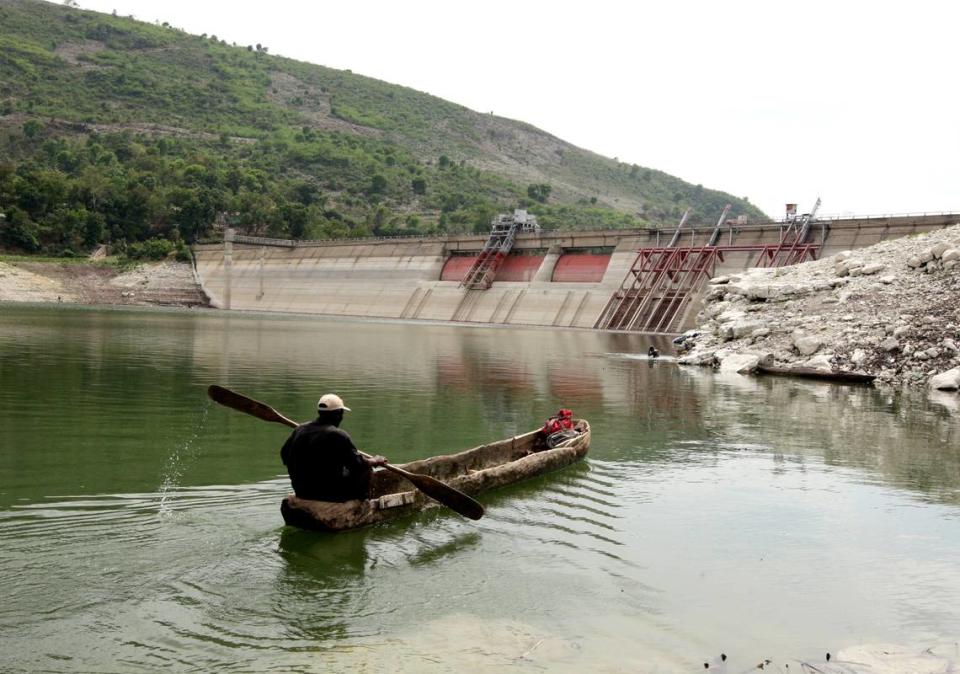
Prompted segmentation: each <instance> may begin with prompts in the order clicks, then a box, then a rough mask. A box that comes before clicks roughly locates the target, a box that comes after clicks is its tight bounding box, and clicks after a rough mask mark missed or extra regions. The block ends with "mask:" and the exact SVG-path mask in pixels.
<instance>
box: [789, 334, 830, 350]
mask: <svg viewBox="0 0 960 674" xmlns="http://www.w3.org/2000/svg"><path fill="white" fill-rule="evenodd" d="M792 337H793V348H795V349H796V350H797V352H798V353H799V354H800V355H801V356H812V355H813V354H815V353H816V352H817V351H819V350H820V347H821V346H823V342H822V341H821V340H820V338H819V337H814V336H813V335H805V334H804V333H802V332H800V331H797V332H794V333H793V335H792Z"/></svg>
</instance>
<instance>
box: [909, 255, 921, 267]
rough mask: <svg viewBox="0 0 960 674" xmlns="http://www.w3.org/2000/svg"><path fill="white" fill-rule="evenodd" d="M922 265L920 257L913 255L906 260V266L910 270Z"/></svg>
mask: <svg viewBox="0 0 960 674" xmlns="http://www.w3.org/2000/svg"><path fill="white" fill-rule="evenodd" d="M922 264H923V260H921V259H920V256H918V255H913V256H911V257H908V258H907V266H908V267H910V268H911V269H916V268H917V267H919V266H920V265H922Z"/></svg>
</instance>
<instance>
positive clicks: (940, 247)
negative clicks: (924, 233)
mask: <svg viewBox="0 0 960 674" xmlns="http://www.w3.org/2000/svg"><path fill="white" fill-rule="evenodd" d="M948 248H949V246H948V245H947V244H945V243H944V242H943V241H941V242H940V243H935V244H933V248H931V249H930V252H931V253H933V256H934V257H935V258H937V259H938V260H939V259H940V258H941V257H943V254H944V253H945V252H946V251H947V249H948Z"/></svg>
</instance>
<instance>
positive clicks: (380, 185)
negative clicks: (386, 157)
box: [367, 173, 387, 194]
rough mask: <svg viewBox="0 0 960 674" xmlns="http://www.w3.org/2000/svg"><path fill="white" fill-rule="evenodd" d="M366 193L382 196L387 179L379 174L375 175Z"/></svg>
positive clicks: (385, 189) (385, 188)
mask: <svg viewBox="0 0 960 674" xmlns="http://www.w3.org/2000/svg"><path fill="white" fill-rule="evenodd" d="M367 191H368V192H369V193H370V194H383V193H384V192H386V191H387V179H386V178H384V177H383V176H382V175H381V174H379V173H375V174H374V175H373V177H372V178H371V179H370V187H369V188H368V189H367Z"/></svg>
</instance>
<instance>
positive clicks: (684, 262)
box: [594, 202, 820, 333]
mask: <svg viewBox="0 0 960 674" xmlns="http://www.w3.org/2000/svg"><path fill="white" fill-rule="evenodd" d="M818 205H819V202H818ZM729 211H730V206H729V205H728V206H727V207H726V208H725V209H724V211H723V214H722V215H721V216H720V220H719V221H718V222H717V225H716V227H715V228H714V231H713V233H712V235H711V236H710V238H709V239H708V241H707V242H706V243H705V244H704V245H702V246H686V247H684V246H677V245H676V244H677V242H678V241H679V239H680V236H679V235H680V227H678V228H677V232H676V233H675V234H674V236H673V238H672V240H671V241H670V245H669V246H666V247H654V248H640V249H639V250H638V251H637V257H636V259H635V260H634V262H633V264H632V265H631V267H630V270H629V271H628V272H627V275H626V277H625V278H624V280H623V282H622V283H621V284H620V288H619V289H618V290H617V291H616V292H614V294H613V296H612V297H611V298H610V300H609V301H608V302H607V305H606V306H605V307H604V310H603V312H602V313H601V314H600V318H598V319H597V322H596V324H595V325H594V327H595V328H597V329H600V330H625V331H633V332H651V333H657V332H667V333H670V332H677V331H678V330H679V328H680V323H681V322H682V320H683V317H684V313H685V312H686V309H687V307H688V305H689V303H690V300H691V299H692V298H693V297H696V296H697V294H698V293H699V292H700V290H701V289H702V288H703V285H704V284H705V283H706V282H707V280H708V279H710V278H711V277H713V276H714V275H715V274H714V272H715V269H716V263H717V261H718V260H719V261H720V262H723V261H724V255H725V254H727V253H754V252H756V253H759V255H758V257H757V265H758V266H762V267H782V266H786V265H790V264H796V263H797V262H803V261H804V260H806V259H808V258H809V259H816V256H817V252H818V251H819V249H820V246H819V244H811V243H806V238H807V237H808V236H809V232H810V221H811V220H812V218H813V212H815V211H816V207H814V211H812V212H811V213H810V214H808V215H806V216H804V220H803V221H802V223H791V226H790V227H788V228H787V230H785V232H784V233H783V234H782V235H781V237H780V242H779V243H776V244H755V245H749V244H747V245H717V240H718V239H719V238H720V233H721V227H722V225H723V224H725V223H726V218H727V214H728V213H729ZM685 221H686V214H685V215H684V220H683V221H681V223H680V226H681V227H682V226H683V222H685ZM795 225H796V226H795Z"/></svg>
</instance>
